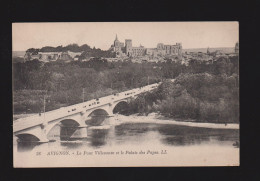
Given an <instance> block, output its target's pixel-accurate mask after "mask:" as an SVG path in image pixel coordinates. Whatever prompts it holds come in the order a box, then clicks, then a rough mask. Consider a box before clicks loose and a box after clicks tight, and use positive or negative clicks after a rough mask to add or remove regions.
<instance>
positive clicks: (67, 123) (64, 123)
mask: <svg viewBox="0 0 260 181" xmlns="http://www.w3.org/2000/svg"><path fill="white" fill-rule="evenodd" d="M80 125H81V122H80V121H77V120H75V119H70V118H66V119H61V120H60V121H58V122H55V123H54V124H52V125H49V126H48V128H47V130H46V135H47V136H49V135H50V133H52V131H53V129H54V128H55V127H56V126H60V127H68V128H69V127H70V128H77V127H78V126H80Z"/></svg>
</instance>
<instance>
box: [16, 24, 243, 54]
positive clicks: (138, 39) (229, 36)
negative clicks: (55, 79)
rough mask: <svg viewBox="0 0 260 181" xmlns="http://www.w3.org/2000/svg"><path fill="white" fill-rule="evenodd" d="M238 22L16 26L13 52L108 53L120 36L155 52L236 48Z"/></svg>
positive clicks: (120, 39) (120, 38)
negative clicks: (80, 48) (161, 48)
mask: <svg viewBox="0 0 260 181" xmlns="http://www.w3.org/2000/svg"><path fill="white" fill-rule="evenodd" d="M238 26H239V25H238V22H234V21H233V22H231V21H230V22H95V23H93V22H87V23H83V22H82V23H13V24H12V40H13V42H12V46H13V51H25V50H27V49H29V48H41V47H44V46H53V47H56V46H60V45H62V46H66V45H68V44H72V43H76V44H78V45H83V44H88V45H89V46H90V47H94V46H95V47H96V48H100V49H102V50H107V49H109V48H110V46H111V45H112V44H113V41H114V40H115V36H116V34H117V36H118V39H119V41H121V42H125V39H132V44H133V46H139V45H140V44H141V45H143V46H145V47H146V48H155V47H156V46H157V43H164V44H168V45H172V44H176V43H178V42H181V43H182V47H183V48H184V49H189V48H207V47H210V48H214V47H215V48H217V47H234V46H235V43H236V42H238V40H239V35H238V34H239V33H238Z"/></svg>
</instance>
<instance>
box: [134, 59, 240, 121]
mask: <svg viewBox="0 0 260 181" xmlns="http://www.w3.org/2000/svg"><path fill="white" fill-rule="evenodd" d="M237 63H238V59H236V60H235V59H231V60H228V59H220V60H219V61H217V62H216V63H214V64H209V65H206V64H200V65H199V64H196V62H193V64H192V66H191V65H190V66H189V67H188V68H187V69H186V70H185V72H186V73H181V74H179V75H178V76H177V77H176V79H175V81H174V82H172V81H169V80H166V81H164V82H163V83H162V84H161V85H160V86H159V87H158V89H156V90H155V91H153V92H152V93H145V94H143V95H142V96H140V97H139V98H138V99H136V100H134V101H132V103H131V104H130V105H131V111H132V112H139V113H142V114H148V113H150V112H159V113H161V114H163V115H165V116H168V117H173V118H178V119H193V120H195V121H202V122H222V123H223V122H225V123H227V122H238V121H239V79H238V78H239V77H238V64H237ZM204 68H205V70H207V71H204V72H203V70H204ZM194 72H195V73H194ZM138 106H139V107H138ZM137 107H138V109H137Z"/></svg>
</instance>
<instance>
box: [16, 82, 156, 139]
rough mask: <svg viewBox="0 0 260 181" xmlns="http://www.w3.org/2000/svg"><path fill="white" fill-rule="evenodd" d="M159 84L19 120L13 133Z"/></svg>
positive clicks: (135, 93)
mask: <svg viewBox="0 0 260 181" xmlns="http://www.w3.org/2000/svg"><path fill="white" fill-rule="evenodd" d="M158 85H159V83H155V84H151V85H147V86H144V87H141V88H135V89H132V90H128V91H124V92H121V93H117V94H114V95H109V96H106V97H101V98H98V99H92V100H89V101H86V102H83V103H79V104H75V105H72V106H68V107H62V108H59V109H56V110H53V111H49V112H45V114H44V113H42V114H41V115H39V114H37V115H33V116H29V117H25V118H20V119H17V120H16V121H14V124H13V132H14V134H15V133H16V132H20V131H22V130H25V129H28V128H32V127H35V126H39V125H42V124H48V123H49V122H51V121H53V120H57V119H59V118H61V117H68V116H71V115H74V114H79V113H81V112H83V111H86V110H90V109H91V110H93V111H94V110H95V109H97V108H99V107H102V106H104V105H106V104H111V102H116V101H120V100H124V99H126V98H130V97H134V96H137V95H138V94H141V93H144V92H147V91H151V90H153V89H155V88H156V87H157V86H158Z"/></svg>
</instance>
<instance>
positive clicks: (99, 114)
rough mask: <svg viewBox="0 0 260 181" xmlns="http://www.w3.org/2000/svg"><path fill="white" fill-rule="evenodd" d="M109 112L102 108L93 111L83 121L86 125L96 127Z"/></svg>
mask: <svg viewBox="0 0 260 181" xmlns="http://www.w3.org/2000/svg"><path fill="white" fill-rule="evenodd" d="M109 115H110V114H109V110H105V109H102V108H98V109H95V110H93V111H91V112H90V113H89V114H88V116H87V117H88V119H87V120H85V123H86V124H87V125H91V126H98V125H101V124H102V123H104V121H105V119H106V117H107V116H109Z"/></svg>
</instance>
